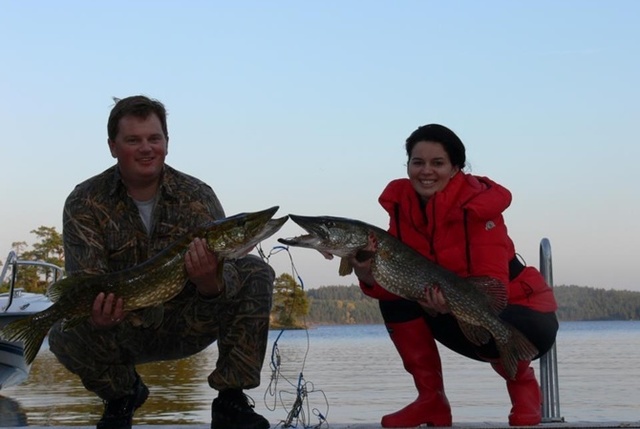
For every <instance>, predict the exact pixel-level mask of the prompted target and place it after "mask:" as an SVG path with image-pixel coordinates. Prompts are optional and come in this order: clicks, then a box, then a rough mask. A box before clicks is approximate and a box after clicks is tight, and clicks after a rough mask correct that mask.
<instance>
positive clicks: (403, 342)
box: [381, 318, 451, 428]
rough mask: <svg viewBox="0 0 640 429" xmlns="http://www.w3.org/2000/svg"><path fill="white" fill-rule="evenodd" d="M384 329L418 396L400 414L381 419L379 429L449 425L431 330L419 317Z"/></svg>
mask: <svg viewBox="0 0 640 429" xmlns="http://www.w3.org/2000/svg"><path fill="white" fill-rule="evenodd" d="M386 326H387V330H388V331H389V335H390V336H391V340H392V341H393V344H394V345H395V346H396V349H397V350H398V353H400V357H401V358H402V363H403V364H404V368H405V369H406V370H407V372H408V373H409V374H411V375H412V376H413V381H414V383H415V385H416V388H417V389H418V397H417V398H416V400H415V401H414V402H412V403H411V404H409V405H407V406H406V407H404V408H403V409H401V410H400V411H396V412H395V413H393V414H387V415H386V416H384V417H382V421H381V425H382V427H384V428H406V427H415V426H419V425H421V424H427V425H429V426H451V407H450V406H449V401H448V400H447V397H446V396H445V394H444V385H443V382H442V364H441V362H440V353H439V352H438V347H437V345H436V342H435V340H434V339H433V335H432V334H431V328H429V326H428V325H427V323H426V322H425V321H424V320H423V319H422V318H418V319H414V320H411V321H409V322H401V323H387V324H386Z"/></svg>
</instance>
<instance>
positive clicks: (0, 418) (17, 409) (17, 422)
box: [0, 395, 27, 427]
mask: <svg viewBox="0 0 640 429" xmlns="http://www.w3.org/2000/svg"><path fill="white" fill-rule="evenodd" d="M17 426H27V413H26V412H25V411H24V409H23V408H22V407H21V406H20V404H19V403H18V401H16V400H15V399H11V398H7V397H5V396H2V395H0V427H17Z"/></svg>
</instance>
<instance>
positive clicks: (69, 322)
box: [62, 316, 87, 331]
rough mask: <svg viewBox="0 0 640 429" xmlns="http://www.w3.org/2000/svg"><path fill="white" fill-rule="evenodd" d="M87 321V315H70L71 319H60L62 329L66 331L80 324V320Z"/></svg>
mask: <svg viewBox="0 0 640 429" xmlns="http://www.w3.org/2000/svg"><path fill="white" fill-rule="evenodd" d="M86 321H87V316H81V317H72V318H71V319H64V320H63V321H62V330H63V331H67V330H69V329H73V328H75V327H76V326H78V325H80V324H81V323H82V322H86Z"/></svg>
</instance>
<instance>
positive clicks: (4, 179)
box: [0, 0, 640, 291]
mask: <svg viewBox="0 0 640 429" xmlns="http://www.w3.org/2000/svg"><path fill="white" fill-rule="evenodd" d="M639 22H640V2H639V1H637V0H628V1H623V0H611V1H604V0H598V1H593V0H566V1H565V0H561V1H557V0H535V1H534V0H530V1H512V0H504V1H491V0H488V1H476V0H467V1H428V0H420V1H409V0H398V1H375V0H367V1H365V0H360V1H358V0H347V1H338V0H329V1H311V0H310V1H293V0H279V1H272V2H269V1H257V0H256V1H244V0H239V1H204V0H203V1H197V0H192V1H168V0H154V1H151V0H137V1H122V0H115V1H67V0H57V1H45V0H42V1H35V0H0V46H1V49H0V55H1V60H0V64H1V67H0V91H1V98H0V130H1V131H2V139H1V142H0V145H1V148H2V149H1V152H0V153H1V154H2V163H1V165H0V183H1V184H2V198H1V204H2V206H1V207H2V222H1V223H0V258H2V260H3V261H4V259H5V257H6V254H7V253H8V252H9V250H10V249H11V243H12V242H15V241H26V242H27V243H29V244H32V243H33V242H34V241H36V237H35V235H33V234H30V231H31V230H34V229H36V228H38V227H39V226H43V225H44V226H54V227H56V228H57V229H58V231H61V230H62V224H61V217H62V206H63V203H64V200H65V198H66V196H67V195H68V194H69V192H70V191H71V190H72V189H73V187H74V186H75V185H76V184H77V183H79V182H81V181H83V180H85V179H86V178H88V177H90V176H92V175H95V174H97V173H99V172H101V171H103V170H104V169H106V168H108V167H109V166H111V165H112V164H113V163H114V160H113V159H112V158H111V156H110V154H109V151H108V148H107V133H106V121H107V116H108V114H109V110H110V109H111V107H112V105H113V102H112V97H125V96H128V95H134V94H145V95H148V96H151V97H154V98H158V99H160V100H161V101H163V102H164V103H165V104H166V106H167V109H168V111H169V134H170V142H169V155H168V157H167V163H168V164H170V165H172V166H173V167H175V168H177V169H179V170H182V171H184V172H186V173H189V174H192V175H195V176H197V177H199V178H200V179H202V180H204V181H206V182H207V183H209V184H210V185H211V186H212V187H213V188H214V190H215V191H216V192H217V194H218V196H219V198H220V199H221V201H222V203H223V205H224V206H225V209H226V211H227V214H235V213H237V212H244V211H254V210H261V209H263V208H267V207H270V206H273V205H279V206H280V210H279V213H280V214H282V215H284V214H287V213H294V214H304V215H324V214H328V215H336V216H345V217H351V218H355V219H360V220H363V221H365V222H369V223H373V224H376V225H378V226H380V227H384V228H386V227H387V223H388V218H387V216H386V214H385V212H384V211H383V210H382V208H381V207H380V206H379V205H378V203H377V197H378V195H379V194H380V192H381V191H382V189H383V188H384V186H385V185H386V183H387V182H388V181H389V180H391V179H394V178H398V177H405V175H406V167H405V163H406V156H405V153H404V140H405V139H406V137H407V136H408V135H409V134H410V133H411V132H412V131H413V130H414V129H415V128H417V127H418V126H420V125H423V124H426V123H432V122H437V123H442V124H444V125H447V126H449V127H450V128H452V129H453V130H454V131H456V133H457V134H458V135H459V136H460V137H461V139H462V140H463V142H465V144H466V147H467V157H468V161H469V163H470V166H471V172H472V173H474V174H479V175H486V176H489V177H491V178H492V179H494V180H496V181H498V182H500V183H501V184H503V185H504V186H506V187H507V188H509V189H510V190H511V191H512V192H513V195H514V198H513V203H512V205H511V207H510V208H509V209H508V210H507V212H506V213H505V218H506V221H507V225H508V227H509V231H510V233H511V236H512V238H513V239H514V241H515V244H516V248H517V251H518V252H519V253H521V254H522V255H523V257H524V258H525V260H526V261H527V262H528V263H529V264H533V265H538V252H539V243H540V240H541V239H542V238H543V237H547V238H548V239H549V240H550V241H551V246H552V253H553V269H554V271H553V277H554V283H555V284H576V285H581V286H592V287H598V288H605V289H611V288H613V289H627V290H636V291H640V281H639V280H638V274H637V271H636V269H635V268H636V267H637V264H638V256H640V251H639V250H638V246H639V243H640V228H639V226H638V217H639V216H640V190H639V189H638V185H639V184H640V183H639V182H640V181H639V180H638V175H637V174H636V173H635V168H636V167H637V162H638V159H639V156H640V141H639V140H640V138H639V137H638V126H639V125H640V101H639V100H640V84H639V76H640V25H639V24H638V23H639ZM299 233H301V230H300V229H299V228H298V227H297V226H296V225H295V224H293V223H287V224H286V225H285V227H283V229H282V230H281V232H280V233H279V234H277V235H276V237H274V238H273V239H270V240H267V241H265V242H264V245H263V248H264V249H265V251H267V252H268V251H269V250H271V248H272V247H273V246H276V245H277V244H278V243H277V242H276V240H275V238H277V237H282V236H291V235H296V234H299ZM291 257H292V258H293V263H294V265H295V268H296V269H297V272H298V274H299V275H300V276H301V278H302V280H303V285H304V287H305V288H314V287H317V286H321V285H337V284H344V285H349V284H353V283H354V282H355V280H356V278H355V277H354V276H348V277H339V276H338V274H337V267H338V264H337V261H335V260H334V261H325V260H324V259H323V258H322V256H321V255H320V254H319V253H317V252H315V251H312V250H307V249H294V248H292V249H291ZM270 262H271V263H272V265H273V266H274V268H275V269H276V272H277V273H278V274H280V273H283V272H288V273H291V263H290V260H289V256H288V255H287V253H286V252H280V253H277V254H274V255H273V256H272V257H271V258H270Z"/></svg>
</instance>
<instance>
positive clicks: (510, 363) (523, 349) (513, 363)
mask: <svg viewBox="0 0 640 429" xmlns="http://www.w3.org/2000/svg"><path fill="white" fill-rule="evenodd" d="M508 328H509V331H510V335H509V340H508V341H507V342H506V343H502V344H501V343H498V342H496V345H497V347H498V352H499V353H500V363H502V366H503V367H504V369H505V371H506V373H507V375H509V378H510V379H511V380H515V377H516V373H517V371H518V362H519V361H530V360H532V359H533V358H534V357H536V356H537V355H538V348H537V347H536V346H534V345H533V344H532V343H531V341H529V339H528V338H527V337H525V336H524V335H523V334H522V332H520V331H519V330H517V329H516V328H514V327H512V326H508Z"/></svg>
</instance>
